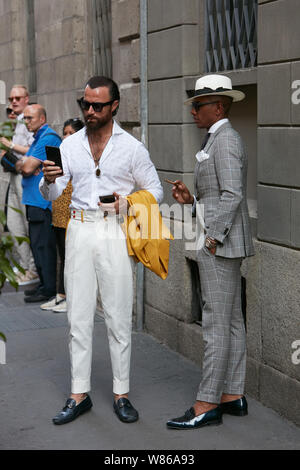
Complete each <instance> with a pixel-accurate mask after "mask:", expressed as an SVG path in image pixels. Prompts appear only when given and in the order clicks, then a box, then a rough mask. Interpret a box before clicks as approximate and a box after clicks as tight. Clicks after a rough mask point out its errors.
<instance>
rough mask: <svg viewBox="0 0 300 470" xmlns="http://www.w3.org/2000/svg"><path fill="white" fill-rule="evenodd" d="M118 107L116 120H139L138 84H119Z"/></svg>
mask: <svg viewBox="0 0 300 470" xmlns="http://www.w3.org/2000/svg"><path fill="white" fill-rule="evenodd" d="M119 89H120V98H121V101H120V109H119V111H118V120H120V122H122V123H130V122H131V123H132V122H133V123H137V122H139V121H140V85H139V84H136V83H125V84H122V85H120V87H119Z"/></svg>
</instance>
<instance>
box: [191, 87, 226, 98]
mask: <svg viewBox="0 0 300 470" xmlns="http://www.w3.org/2000/svg"><path fill="white" fill-rule="evenodd" d="M222 91H232V89H231V88H223V87H219V88H216V89H213V88H208V87H205V88H201V90H195V93H194V96H200V95H204V94H205V93H220V92H222Z"/></svg>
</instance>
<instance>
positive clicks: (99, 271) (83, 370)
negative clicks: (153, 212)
mask: <svg viewBox="0 0 300 470" xmlns="http://www.w3.org/2000/svg"><path fill="white" fill-rule="evenodd" d="M73 217H74V218H73ZM65 286H66V294H67V309H68V320H69V326H70V336H69V348H70V359H71V391H72V393H84V392H88V391H89V390H90V389H91V364H92V339H93V327H94V315H95V310H96V305H97V289H98V288H99V292H100V296H101V301H102V307H103V311H104V318H105V323H106V327H107V334H108V340H109V348H110V357H111V362H112V372H113V392H114V393H116V394H123V393H127V392H128V391H129V372H130V354H131V329H132V304H133V275H132V260H131V258H130V257H129V256H128V252H127V246H126V239H125V235H124V234H123V231H122V229H121V227H120V225H119V221H118V218H117V217H115V216H109V217H106V218H104V216H103V212H102V211H101V210H100V209H99V210H98V211H96V212H94V211H82V212H80V211H76V212H74V213H73V211H72V212H71V220H70V223H69V226H68V229H67V237H66V258H65Z"/></svg>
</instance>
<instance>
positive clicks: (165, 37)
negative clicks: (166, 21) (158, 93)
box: [148, 25, 200, 80]
mask: <svg viewBox="0 0 300 470" xmlns="http://www.w3.org/2000/svg"><path fill="white" fill-rule="evenodd" d="M191 45H192V46H191ZM158 51H159V53H158ZM199 57H200V51H199V30H198V27H197V26H196V25H183V26H178V27H176V28H172V29H167V30H165V31H159V32H155V33H152V34H149V35H148V78H149V80H157V79H160V78H169V77H170V78H171V77H178V76H182V75H192V74H197V73H199Z"/></svg>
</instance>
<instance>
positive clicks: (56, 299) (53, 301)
mask: <svg viewBox="0 0 300 470" xmlns="http://www.w3.org/2000/svg"><path fill="white" fill-rule="evenodd" d="M64 300H65V298H64V297H62V296H61V295H59V294H57V295H56V296H55V297H53V298H52V299H50V300H48V301H47V302H45V303H44V304H42V305H40V308H41V309H42V310H53V308H54V307H56V306H57V305H59V304H60V303H61V302H63V301H64Z"/></svg>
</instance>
